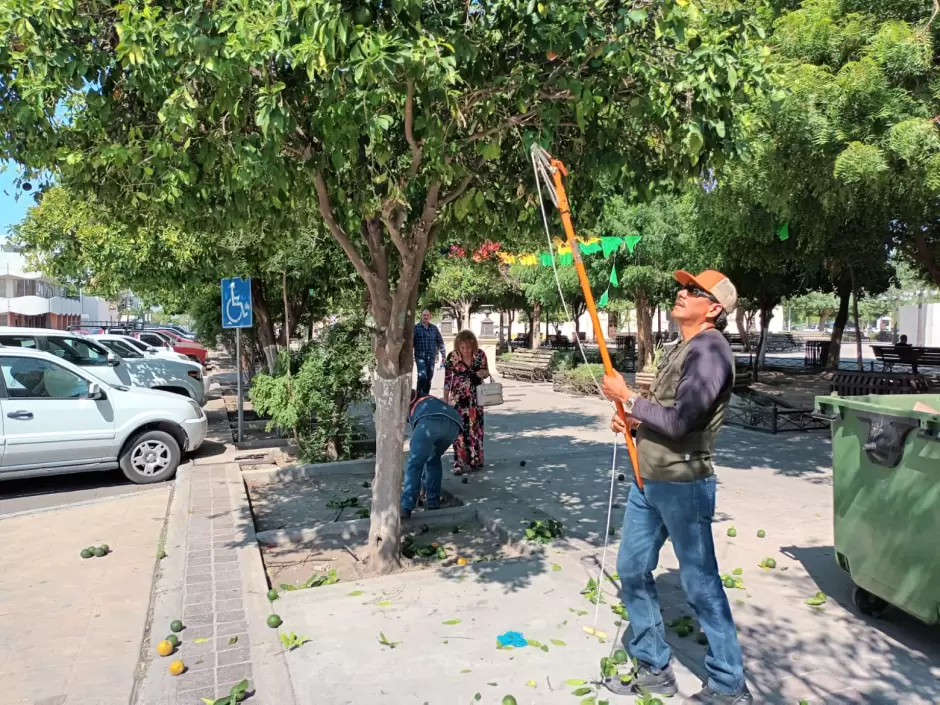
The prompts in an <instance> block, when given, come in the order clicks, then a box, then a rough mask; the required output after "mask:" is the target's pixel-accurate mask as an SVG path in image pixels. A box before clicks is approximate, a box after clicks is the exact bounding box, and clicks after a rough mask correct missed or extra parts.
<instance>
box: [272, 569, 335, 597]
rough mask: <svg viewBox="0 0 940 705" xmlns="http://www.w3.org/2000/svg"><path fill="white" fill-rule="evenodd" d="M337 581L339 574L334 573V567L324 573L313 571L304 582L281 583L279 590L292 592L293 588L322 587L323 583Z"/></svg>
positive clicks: (333, 583)
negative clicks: (293, 583) (296, 583)
mask: <svg viewBox="0 0 940 705" xmlns="http://www.w3.org/2000/svg"><path fill="white" fill-rule="evenodd" d="M338 582H339V576H338V575H337V574H336V568H330V569H329V571H327V572H326V573H325V574H324V573H314V574H313V575H311V576H310V577H309V578H307V580H306V582H304V583H301V584H299V585H287V584H286V583H281V590H284V591H285V592H294V591H295V590H308V589H309V588H315V587H322V586H323V585H335V584H336V583H338Z"/></svg>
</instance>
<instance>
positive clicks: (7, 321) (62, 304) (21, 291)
mask: <svg viewBox="0 0 940 705" xmlns="http://www.w3.org/2000/svg"><path fill="white" fill-rule="evenodd" d="M109 309H110V305H109V304H108V302H107V301H103V300H102V299H99V298H97V297H95V296H81V295H80V293H79V292H77V291H69V290H67V289H66V288H65V287H64V286H62V285H61V284H58V283H57V282H54V281H52V280H51V279H49V278H47V277H45V276H43V275H42V274H40V273H39V272H32V271H27V268H26V260H25V258H24V257H23V255H22V254H21V253H20V248H18V247H16V246H14V245H11V244H9V243H7V242H4V243H2V244H0V325H3V326H21V327H33V328H57V329H60V330H65V329H66V328H68V327H69V326H70V325H79V324H80V323H81V322H82V321H83V320H86V321H87V320H93V321H107V320H111V319H113V318H116V317H117V311H116V310H109Z"/></svg>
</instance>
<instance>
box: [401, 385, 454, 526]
mask: <svg viewBox="0 0 940 705" xmlns="http://www.w3.org/2000/svg"><path fill="white" fill-rule="evenodd" d="M408 423H409V424H411V430H412V434H411V443H410V444H409V445H410V448H411V451H410V453H409V454H408V465H407V466H406V467H405V481H404V483H403V485H402V490H401V517H402V519H408V518H409V517H410V516H411V512H413V511H414V508H415V505H416V504H417V503H418V494H419V493H420V492H421V485H422V484H424V489H425V492H426V493H427V497H426V499H427V508H428V509H438V508H440V506H441V478H442V475H443V473H444V468H443V466H442V465H441V456H443V455H444V453H446V452H447V449H448V448H450V447H451V446H452V445H453V443H454V441H455V440H456V439H457V435H458V434H459V433H460V432H461V431H462V430H463V420H462V419H461V418H460V414H459V413H458V412H457V410H456V409H455V408H454V407H452V406H451V405H450V404H445V403H444V402H443V401H441V400H440V399H438V398H437V397H427V396H425V397H423V396H421V395H420V394H419V393H417V392H415V391H412V392H411V412H410V413H409V414H408Z"/></svg>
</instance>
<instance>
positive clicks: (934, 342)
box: [898, 304, 940, 348]
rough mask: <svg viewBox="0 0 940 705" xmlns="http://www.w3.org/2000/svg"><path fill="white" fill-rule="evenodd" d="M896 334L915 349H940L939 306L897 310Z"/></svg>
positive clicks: (911, 307) (916, 305)
mask: <svg viewBox="0 0 940 705" xmlns="http://www.w3.org/2000/svg"><path fill="white" fill-rule="evenodd" d="M898 333H900V334H901V335H906V336H907V342H908V343H909V344H910V345H913V346H915V347H927V348H931V347H940V304H915V305H913V306H902V307H901V308H900V309H898Z"/></svg>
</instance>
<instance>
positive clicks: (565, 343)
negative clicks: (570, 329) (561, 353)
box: [545, 333, 571, 350]
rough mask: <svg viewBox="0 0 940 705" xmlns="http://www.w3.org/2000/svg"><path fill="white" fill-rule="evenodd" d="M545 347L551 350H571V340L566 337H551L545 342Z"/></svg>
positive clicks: (558, 335) (559, 335)
mask: <svg viewBox="0 0 940 705" xmlns="http://www.w3.org/2000/svg"><path fill="white" fill-rule="evenodd" d="M545 342H546V344H547V346H548V347H550V348H552V349H553V350H571V340H570V339H569V338H568V336H567V335H561V334H560V333H559V334H557V335H553V336H552V337H550V338H549V339H548V340H546V341H545Z"/></svg>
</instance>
